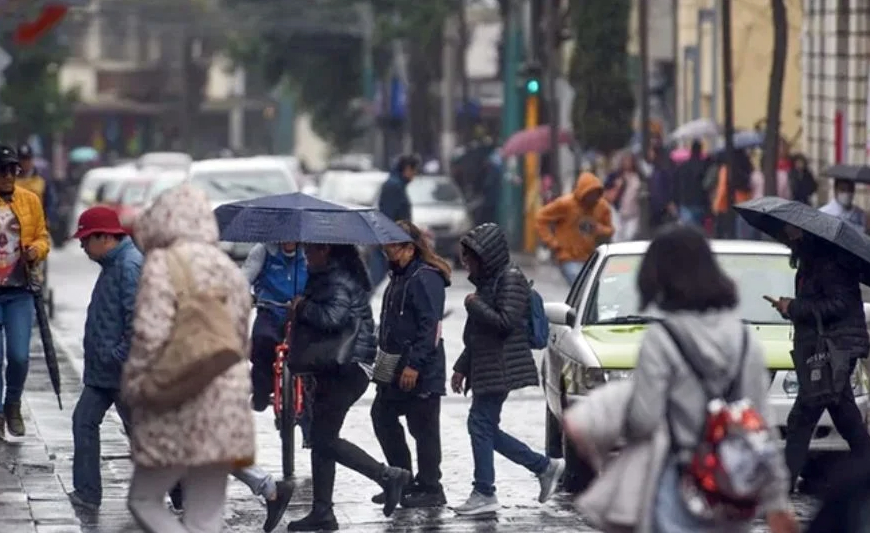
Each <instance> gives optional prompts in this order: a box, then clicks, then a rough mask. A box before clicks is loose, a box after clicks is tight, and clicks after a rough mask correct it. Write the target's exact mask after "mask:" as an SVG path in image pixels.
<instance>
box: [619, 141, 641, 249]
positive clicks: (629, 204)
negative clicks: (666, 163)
mask: <svg viewBox="0 0 870 533" xmlns="http://www.w3.org/2000/svg"><path fill="white" fill-rule="evenodd" d="M618 175H619V177H620V178H621V179H622V183H623V190H622V193H621V194H620V199H619V229H618V231H617V232H616V234H615V235H614V236H613V239H614V241H616V242H622V241H631V240H634V239H635V237H636V236H637V232H638V229H639V227H640V203H639V201H640V200H639V198H638V196H639V194H640V174H639V173H638V169H637V160H636V159H635V158H634V154H632V153H625V154H623V156H622V159H621V160H620V163H619V174H618Z"/></svg>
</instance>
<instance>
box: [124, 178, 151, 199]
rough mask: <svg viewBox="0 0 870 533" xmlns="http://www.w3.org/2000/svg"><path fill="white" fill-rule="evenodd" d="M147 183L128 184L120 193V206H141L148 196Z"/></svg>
mask: <svg viewBox="0 0 870 533" xmlns="http://www.w3.org/2000/svg"><path fill="white" fill-rule="evenodd" d="M148 186H149V183H147V182H144V183H128V184H127V186H126V187H124V192H123V193H121V204H122V205H141V204H144V203H145V200H146V198H147V196H148Z"/></svg>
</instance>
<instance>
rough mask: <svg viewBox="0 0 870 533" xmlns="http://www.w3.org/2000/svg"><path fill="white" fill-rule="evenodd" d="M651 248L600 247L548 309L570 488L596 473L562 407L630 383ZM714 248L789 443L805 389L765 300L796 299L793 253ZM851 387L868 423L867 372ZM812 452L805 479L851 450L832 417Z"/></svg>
mask: <svg viewBox="0 0 870 533" xmlns="http://www.w3.org/2000/svg"><path fill="white" fill-rule="evenodd" d="M648 244H649V243H648V242H646V241H643V242H640V241H639V242H624V243H616V244H606V245H602V246H599V247H598V249H597V251H596V252H595V253H594V254H593V256H592V257H591V258H590V259H589V261H588V262H587V263H586V265H585V266H584V268H583V270H582V272H581V273H580V275H579V276H578V277H577V280H575V282H574V284H573V286H572V287H571V290H570V292H569V293H568V297H567V299H566V301H565V303H561V302H549V303H546V304H545V309H546V312H547V317H548V319H549V321H550V340H549V343H548V347H547V350H546V353H545V355H544V364H543V369H542V373H543V386H544V390H545V393H546V398H547V413H546V433H547V438H546V442H547V450H548V453H549V454H550V455H551V456H554V457H560V456H563V455H564V456H566V459H567V460H568V463H569V470H568V475H567V476H566V485H567V486H566V488H569V489H574V490H580V489H582V488H583V487H585V485H586V484H588V482H589V481H590V480H591V476H592V473H591V472H590V471H589V470H588V468H587V467H586V466H585V465H584V464H583V463H582V462H581V461H579V460H578V459H577V458H576V456H575V455H574V454H573V452H572V450H571V448H570V447H568V446H566V443H565V441H564V437H563V434H562V430H561V424H560V423H559V421H560V420H561V417H562V412H563V409H564V408H565V407H566V406H568V405H570V404H572V403H574V402H577V401H582V400H583V397H584V395H585V394H586V393H587V392H588V391H590V390H591V389H594V388H595V387H597V386H600V385H601V384H603V383H606V382H608V381H612V380H620V379H630V378H631V375H632V370H633V369H634V367H635V362H636V360H637V356H638V351H639V348H640V345H641V340H642V338H643V335H644V332H645V331H646V327H647V324H648V322H649V318H648V317H645V316H641V315H640V314H639V312H638V310H637V303H638V295H637V289H636V277H637V270H638V267H639V266H640V262H641V260H642V259H643V255H644V253H645V252H646V249H647V246H648ZM711 246H712V249H713V253H715V254H716V257H717V259H718V261H719V264H720V265H721V266H722V268H723V269H724V270H725V272H726V273H727V274H728V275H729V276H730V277H731V278H732V279H733V280H734V281H735V283H736V284H737V288H738V291H739V296H740V306H739V312H740V313H741V316H742V317H743V319H744V321H745V322H746V324H747V326H748V327H749V328H750V329H751V331H752V333H753V334H754V335H755V337H756V339H758V340H759V341H760V342H761V344H762V346H763V348H764V356H765V358H766V360H767V366H768V368H769V369H770V371H771V382H770V404H771V407H772V410H773V415H774V419H773V420H770V421H769V423H770V424H771V425H772V426H773V427H776V428H777V429H778V430H779V433H780V437H783V436H784V434H785V426H786V419H787V418H788V413H789V411H790V410H791V407H792V404H793V403H794V399H795V397H796V396H797V391H798V386H797V377H796V375H795V373H794V371H793V370H792V369H793V368H794V366H793V364H792V361H791V356H790V351H791V347H792V332H793V330H792V326H791V323H790V322H789V321H787V320H785V319H784V318H782V317H781V316H780V315H779V313H777V312H776V311H775V310H774V309H773V308H772V307H771V306H770V304H769V303H767V302H766V301H764V300H763V299H762V296H763V295H765V294H767V295H773V296H791V295H793V294H794V274H795V271H794V270H793V269H792V268H791V266H790V265H789V249H788V248H786V247H785V246H782V245H780V244H777V243H768V242H757V241H733V240H728V241H711ZM866 307H867V305H866V304H865V315H866V314H867V309H866ZM645 313H646V312H645ZM851 384H852V389H853V391H854V393H855V398H856V400H857V403H858V407H859V408H860V410H861V414H862V416H863V418H864V421H865V424H866V422H867V418H868V395H867V392H868V386H867V382H866V378H865V374H864V371H863V369H862V367H861V366H859V368H858V369H856V371H855V374H854V375H853V376H852V383H851ZM699 407H700V406H699ZM810 450H811V461H810V462H809V463H808V465H807V466H808V470H805V472H804V474H805V477H806V476H807V475H808V472H809V470H811V469H814V468H816V467H818V466H820V465H821V464H822V463H821V462H820V461H819V459H823V458H825V452H835V451H836V452H839V451H844V450H848V445H847V444H846V442H845V441H844V440H843V439H842V438H841V437H840V435H839V434H838V433H837V431H836V429H835V428H834V427H833V424H832V422H831V419H830V417H829V416H828V414H827V413H825V414H824V416H823V417H822V419H821V421H820V422H819V424H818V427H817V429H816V432H815V435H814V436H813V440H812V442H811V445H810Z"/></svg>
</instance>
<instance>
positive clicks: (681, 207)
mask: <svg viewBox="0 0 870 533" xmlns="http://www.w3.org/2000/svg"><path fill="white" fill-rule="evenodd" d="M710 165H711V163H710V161H709V160H708V159H707V158H706V157H704V150H703V147H702V145H701V141H699V140H698V139H695V140H694V141H692V147H691V150H690V155H689V159H688V160H686V161H684V162H683V163H681V164H680V165H679V166H678V167H677V168H676V170H675V171H674V178H673V200H674V204H675V205H676V208H677V215H678V217H679V220H680V222H682V223H683V224H694V225H695V226H698V227H701V226H703V224H704V217H706V216H707V212H708V211H709V205H710V203H709V199H708V195H707V192H706V191H705V190H704V175H705V174H706V172H707V169H708V168H709V167H710Z"/></svg>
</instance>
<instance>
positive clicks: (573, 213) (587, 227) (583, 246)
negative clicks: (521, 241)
mask: <svg viewBox="0 0 870 533" xmlns="http://www.w3.org/2000/svg"><path fill="white" fill-rule="evenodd" d="M593 191H604V187H603V186H602V185H601V180H599V179H598V178H597V177H595V175H594V174H591V173H589V172H584V173H583V174H581V175H580V178H579V179H578V180H577V187H576V188H575V189H574V192H572V193H571V194H566V195H564V196H562V197H561V198H557V199H556V200H554V201H552V202H550V203H549V204H547V205H545V206H544V207H542V208H541V210H540V211H538V214H537V216H536V219H535V222H536V225H537V229H538V235H539V236H540V237H541V240H542V241H544V244H546V245H547V246H548V247H550V248H551V249H552V250H553V251H554V252H555V253H556V259H557V260H558V261H586V260H588V259H589V256H591V255H592V252H594V251H595V247H596V246H597V245H598V241H599V240H600V239H607V238H609V237H611V236H612V235H613V223H612V222H611V218H610V206H609V205H608V203H607V200H605V199H603V198H602V199H600V200H598V203H596V204H595V207H593V208H592V209H591V210H587V209H585V208H584V207H583V206H582V204H581V203H580V201H581V200H582V199H583V197H584V196H586V195H587V194H589V193H591V192H593Z"/></svg>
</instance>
